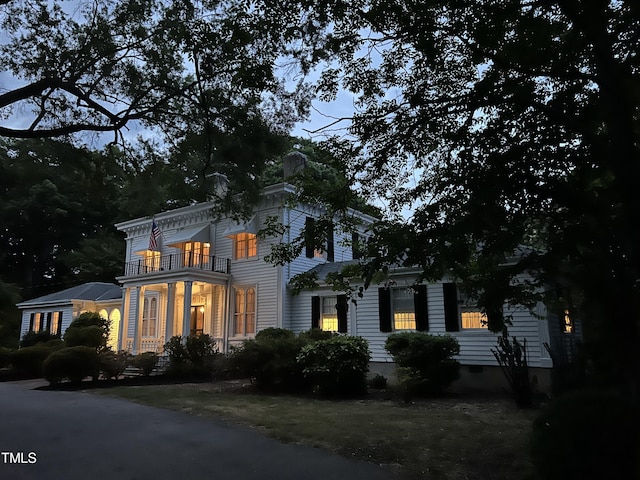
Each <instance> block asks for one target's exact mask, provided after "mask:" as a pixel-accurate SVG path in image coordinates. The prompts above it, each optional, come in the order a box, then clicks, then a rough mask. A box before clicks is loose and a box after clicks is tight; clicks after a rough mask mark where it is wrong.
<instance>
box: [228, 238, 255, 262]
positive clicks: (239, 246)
mask: <svg viewBox="0 0 640 480" xmlns="http://www.w3.org/2000/svg"><path fill="white" fill-rule="evenodd" d="M233 242H234V248H233V252H234V258H235V259H236V260H237V259H240V258H251V257H257V256H258V238H257V236H256V234H255V233H238V234H237V235H235V236H234V237H233Z"/></svg>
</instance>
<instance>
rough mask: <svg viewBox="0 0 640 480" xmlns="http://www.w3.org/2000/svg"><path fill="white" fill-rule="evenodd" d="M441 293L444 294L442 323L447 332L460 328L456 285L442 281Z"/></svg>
mask: <svg viewBox="0 0 640 480" xmlns="http://www.w3.org/2000/svg"><path fill="white" fill-rule="evenodd" d="M442 294H443V296H444V324H445V329H446V331H447V332H457V331H459V330H460V319H459V312H458V287H457V286H456V284H455V283H443V284H442Z"/></svg>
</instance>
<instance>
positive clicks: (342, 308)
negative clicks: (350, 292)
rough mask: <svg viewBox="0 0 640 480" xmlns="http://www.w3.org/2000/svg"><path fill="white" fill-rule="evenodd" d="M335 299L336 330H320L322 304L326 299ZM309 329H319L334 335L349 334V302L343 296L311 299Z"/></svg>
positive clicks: (334, 295) (325, 296)
mask: <svg viewBox="0 0 640 480" xmlns="http://www.w3.org/2000/svg"><path fill="white" fill-rule="evenodd" d="M330 298H332V299H335V313H336V327H337V330H325V329H324V328H322V318H323V302H324V301H325V300H326V299H330ZM311 328H319V329H321V330H324V331H328V332H334V333H348V332H349V301H348V299H347V296H346V295H344V294H333V295H332V294H328V295H314V296H312V297H311Z"/></svg>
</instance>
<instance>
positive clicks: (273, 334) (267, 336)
mask: <svg viewBox="0 0 640 480" xmlns="http://www.w3.org/2000/svg"><path fill="white" fill-rule="evenodd" d="M293 337H295V334H294V333H293V332H292V331H291V330H287V329H286V328H275V327H269V328H265V329H264V330H260V331H259V332H258V333H256V340H257V341H262V340H265V341H269V340H279V339H281V338H293Z"/></svg>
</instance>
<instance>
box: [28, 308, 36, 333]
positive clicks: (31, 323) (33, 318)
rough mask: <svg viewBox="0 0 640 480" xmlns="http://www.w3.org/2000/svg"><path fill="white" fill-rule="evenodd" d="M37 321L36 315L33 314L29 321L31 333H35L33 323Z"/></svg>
mask: <svg viewBox="0 0 640 480" xmlns="http://www.w3.org/2000/svg"><path fill="white" fill-rule="evenodd" d="M35 319H36V314H35V313H32V314H31V318H30V320H29V331H30V332H33V322H34V321H35Z"/></svg>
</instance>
